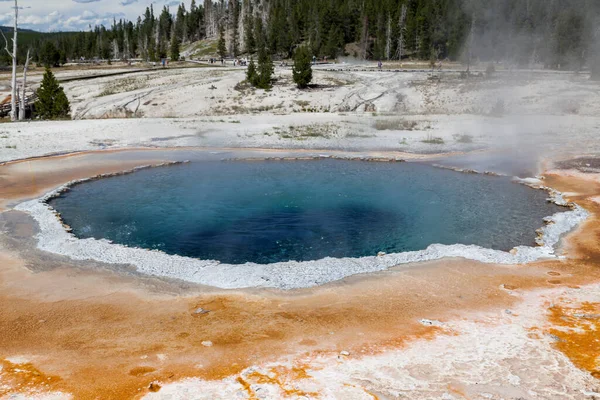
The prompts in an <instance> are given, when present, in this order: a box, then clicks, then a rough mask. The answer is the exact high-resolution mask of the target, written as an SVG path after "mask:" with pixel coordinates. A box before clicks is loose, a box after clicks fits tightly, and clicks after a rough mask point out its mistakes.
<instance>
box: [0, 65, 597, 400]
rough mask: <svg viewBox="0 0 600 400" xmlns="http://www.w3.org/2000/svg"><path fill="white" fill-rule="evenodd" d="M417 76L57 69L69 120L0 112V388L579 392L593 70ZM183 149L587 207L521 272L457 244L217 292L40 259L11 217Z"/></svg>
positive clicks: (593, 340)
mask: <svg viewBox="0 0 600 400" xmlns="http://www.w3.org/2000/svg"><path fill="white" fill-rule="evenodd" d="M422 68H423V67H422V66H419V65H413V64H405V65H385V66H384V69H383V71H378V70H377V69H376V68H375V66H374V65H371V64H331V65H323V66H317V67H315V70H314V80H313V85H312V86H311V87H310V88H309V89H306V90H298V89H296V88H295V87H294V85H293V82H292V78H291V70H290V69H289V68H286V67H277V68H276V71H275V77H276V79H277V82H276V84H275V86H274V87H273V89H272V90H270V91H264V90H256V89H253V88H251V87H249V86H248V85H246V84H245V83H244V82H243V81H244V78H245V70H244V69H241V68H234V67H233V66H225V67H210V66H206V65H193V64H192V65H183V64H182V65H173V66H171V67H170V68H167V69H158V68H157V69H147V68H137V67H135V66H134V67H126V66H119V65H116V66H113V67H112V68H105V69H99V68H98V69H90V68H85V69H84V68H79V67H76V66H71V67H69V68H66V69H64V70H57V71H56V76H57V77H58V78H59V79H60V80H61V81H62V84H63V86H64V88H65V91H66V94H67V96H68V97H69V100H70V101H71V108H72V117H73V120H72V121H57V122H37V121H33V122H22V123H14V124H9V123H6V124H2V125H0V163H2V165H1V166H0V398H7V399H21V398H40V399H59V398H76V399H78V398H86V399H87V398H111V399H122V398H149V399H154V398H156V399H238V398H239V399H257V398H260V399H279V398H290V399H300V398H304V399H307V398H311V399H312V398H322V399H374V398H375V399H398V398H406V399H494V400H499V399H557V400H558V399H594V398H600V381H599V377H600V333H599V329H600V247H599V246H598V237H599V235H600V224H599V223H598V219H597V215H598V212H599V211H600V201H599V200H598V199H600V140H598V134H599V133H600V83H596V82H592V81H590V79H589V76H588V75H587V74H585V73H581V74H574V73H563V72H550V71H544V70H514V71H511V70H502V69H500V68H499V71H498V72H496V73H494V74H493V75H492V76H486V74H485V73H477V74H476V75H475V76H473V77H471V78H469V79H465V78H461V74H460V70H461V67H460V66H458V65H448V66H445V67H444V69H443V70H442V71H435V72H434V73H432V72H431V71H429V70H426V69H422ZM2 79H4V80H3V81H2V82H1V84H2V86H3V90H5V91H6V90H7V89H6V87H7V86H8V77H7V76H6V75H3V76H2ZM40 80H41V71H36V72H34V73H32V74H31V79H30V82H32V84H34V85H35V84H36V83H37V82H39V81H40ZM194 149H202V150H204V151H208V152H212V153H215V154H219V153H222V152H236V153H239V154H243V155H244V157H249V158H253V157H255V158H257V157H258V158H306V157H340V158H358V159H375V160H378V159H381V160H389V159H394V160H406V161H419V162H427V163H433V164H439V165H443V166H446V167H452V168H456V169H459V170H462V171H463V172H465V171H468V172H481V173H484V172H493V173H497V174H505V175H509V176H520V177H521V178H529V179H527V180H526V182H527V183H529V184H531V185H534V186H538V187H539V186H545V187H550V188H552V189H555V190H557V191H559V192H562V196H563V197H564V199H565V202H566V203H569V202H574V203H576V204H577V207H581V208H582V209H585V210H586V211H587V213H586V214H585V215H586V216H587V220H586V221H585V222H581V223H580V224H579V225H578V226H577V228H576V229H574V230H573V231H571V232H570V233H569V234H567V235H563V236H562V237H561V241H560V244H559V245H558V249H557V252H556V253H557V256H556V257H554V256H553V257H549V258H547V259H543V260H539V261H536V262H531V263H527V264H519V265H510V264H503V265H500V264H494V263H487V264H483V263H481V262H478V261H473V260H468V259H466V258H463V256H462V255H461V254H457V255H455V256H453V257H452V258H443V259H441V260H434V261H427V262H421V263H417V262H412V263H410V264H408V265H402V266H394V265H392V266H391V268H390V269H387V270H385V271H380V272H377V273H370V274H362V275H355V276H350V277H345V279H342V280H336V281H334V282H330V281H329V280H326V282H329V283H327V284H324V285H320V286H316V287H312V288H302V287H294V290H279V289H276V288H264V287H254V288H250V289H236V290H223V289H217V288H215V287H211V286H201V285H196V284H192V283H190V282H186V281H183V280H178V279H166V278H159V277H156V276H153V275H152V273H149V274H141V273H139V271H138V270H136V268H135V267H134V266H133V265H134V264H135V263H134V262H133V261H132V262H131V263H127V262H122V263H121V264H114V263H113V264H110V263H102V262H99V261H97V260H93V259H79V260H74V259H72V258H71V257H68V256H67V255H68V254H62V253H58V254H57V253H52V252H48V251H45V250H43V249H40V248H39V247H38V244H39V243H38V236H36V235H38V233H40V230H41V229H43V226H41V225H40V224H38V223H37V222H36V221H35V220H34V219H33V218H32V216H31V215H30V214H28V213H25V212H22V211H19V210H21V209H23V208H22V207H21V208H20V207H19V204H22V203H23V202H25V201H27V200H32V199H36V198H39V197H41V196H43V195H45V194H47V193H49V192H51V191H53V190H56V189H57V188H59V187H61V186H62V185H64V184H65V183H67V182H70V181H73V180H77V179H86V178H89V177H93V176H96V175H99V174H114V173H119V172H122V171H125V170H130V169H133V168H136V167H140V166H147V165H157V164H161V163H165V162H172V161H178V160H180V158H181V156H180V155H179V154H185V153H181V152H185V151H191V150H194ZM457 173H459V172H457ZM570 206H571V207H575V206H574V205H573V204H570ZM61 254H62V255H61Z"/></svg>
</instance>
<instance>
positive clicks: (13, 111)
mask: <svg viewBox="0 0 600 400" xmlns="http://www.w3.org/2000/svg"><path fill="white" fill-rule="evenodd" d="M18 20H19V5H18V4H17V0H15V21H14V28H13V29H14V30H13V39H12V42H13V44H12V53H11V52H10V50H8V40H7V39H6V36H5V35H4V32H2V30H0V33H2V37H3V38H4V43H5V47H4V50H6V52H7V53H8V55H9V56H10V57H11V58H12V79H11V100H10V120H11V121H13V122H14V121H16V120H17V28H18Z"/></svg>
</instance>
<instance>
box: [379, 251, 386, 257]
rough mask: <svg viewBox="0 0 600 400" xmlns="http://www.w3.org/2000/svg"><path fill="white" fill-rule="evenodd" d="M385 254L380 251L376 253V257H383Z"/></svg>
mask: <svg viewBox="0 0 600 400" xmlns="http://www.w3.org/2000/svg"><path fill="white" fill-rule="evenodd" d="M386 254H387V253H386V252H385V251H380V252H379V253H377V257H383V256H385V255H386Z"/></svg>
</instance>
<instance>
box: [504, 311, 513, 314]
mask: <svg viewBox="0 0 600 400" xmlns="http://www.w3.org/2000/svg"><path fill="white" fill-rule="evenodd" d="M504 312H505V313H507V314H508V315H512V313H513V312H512V311H510V310H504Z"/></svg>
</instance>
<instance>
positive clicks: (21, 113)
mask: <svg viewBox="0 0 600 400" xmlns="http://www.w3.org/2000/svg"><path fill="white" fill-rule="evenodd" d="M30 53H31V49H28V50H27V59H26V60H25V66H24V67H23V85H22V86H23V91H22V92H21V93H22V94H21V96H20V104H19V121H23V120H24V119H25V107H26V106H27V104H26V98H25V91H26V90H27V70H28V69H29V63H30V62H31V58H32V57H31V56H30Z"/></svg>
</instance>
